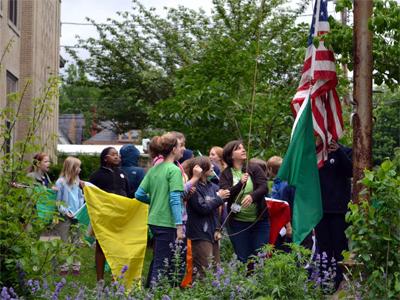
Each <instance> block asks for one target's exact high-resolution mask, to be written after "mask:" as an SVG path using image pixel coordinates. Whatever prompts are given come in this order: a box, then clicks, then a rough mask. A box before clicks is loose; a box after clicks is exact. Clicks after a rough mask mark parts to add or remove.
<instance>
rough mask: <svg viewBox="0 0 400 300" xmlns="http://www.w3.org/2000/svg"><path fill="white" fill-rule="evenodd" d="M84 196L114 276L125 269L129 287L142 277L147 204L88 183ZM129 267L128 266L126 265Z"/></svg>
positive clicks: (145, 242)
mask: <svg viewBox="0 0 400 300" xmlns="http://www.w3.org/2000/svg"><path fill="white" fill-rule="evenodd" d="M84 193H85V200H86V204H87V208H88V211H89V217H90V221H91V224H92V227H93V230H94V233H95V235H96V239H97V240H98V241H99V243H100V246H101V248H102V249H103V252H104V255H105V257H106V259H107V262H108V263H109V265H110V267H111V271H112V273H113V275H114V276H120V275H121V273H122V272H123V270H124V271H125V270H126V271H125V273H124V274H123V276H124V283H125V286H126V287H127V288H130V287H131V285H132V282H133V280H140V277H141V274H142V269H143V262H144V256H145V254H146V245H147V216H148V205H147V204H144V203H142V202H140V201H138V200H136V199H130V198H127V197H123V196H119V195H116V194H111V193H107V192H104V191H103V190H101V189H99V188H97V187H96V186H94V185H92V184H90V183H86V185H85V188H84ZM126 267H127V269H126Z"/></svg>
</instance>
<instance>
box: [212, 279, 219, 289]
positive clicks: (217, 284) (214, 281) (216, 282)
mask: <svg viewBox="0 0 400 300" xmlns="http://www.w3.org/2000/svg"><path fill="white" fill-rule="evenodd" d="M211 285H212V286H213V287H216V288H218V287H220V283H219V281H217V280H213V282H212V283H211Z"/></svg>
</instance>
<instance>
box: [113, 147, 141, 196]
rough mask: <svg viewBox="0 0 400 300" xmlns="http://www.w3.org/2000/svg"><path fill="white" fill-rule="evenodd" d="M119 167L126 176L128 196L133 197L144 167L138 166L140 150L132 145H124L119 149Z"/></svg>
mask: <svg viewBox="0 0 400 300" xmlns="http://www.w3.org/2000/svg"><path fill="white" fill-rule="evenodd" d="M119 154H120V155H121V169H122V170H123V171H124V172H125V173H126V175H127V176H128V182H129V194H128V196H129V197H134V195H135V192H136V190H137V189H138V187H139V185H140V183H141V182H142V180H143V178H144V169H143V168H141V167H139V165H138V162H139V157H140V151H139V150H138V149H137V148H136V147H135V146H134V145H124V146H122V147H121V149H120V150H119Z"/></svg>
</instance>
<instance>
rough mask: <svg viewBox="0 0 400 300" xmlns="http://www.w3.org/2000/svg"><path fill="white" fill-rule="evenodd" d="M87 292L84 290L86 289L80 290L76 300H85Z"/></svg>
mask: <svg viewBox="0 0 400 300" xmlns="http://www.w3.org/2000/svg"><path fill="white" fill-rule="evenodd" d="M84 296H85V290H84V288H82V287H81V288H80V289H79V292H78V295H76V297H75V300H83V299H85V297H84Z"/></svg>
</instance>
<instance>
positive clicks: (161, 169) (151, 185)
mask: <svg viewBox="0 0 400 300" xmlns="http://www.w3.org/2000/svg"><path fill="white" fill-rule="evenodd" d="M140 187H141V188H142V189H143V190H144V191H145V192H146V193H147V194H149V196H150V209H149V221H148V223H149V224H150V225H156V226H163V227H172V228H176V225H175V222H174V219H173V216H172V211H171V207H170V204H169V193H170V192H175V191H176V192H183V178H182V173H181V171H180V170H179V168H178V167H177V166H176V165H175V164H174V163H172V162H163V163H161V164H158V165H156V166H154V167H152V168H151V169H150V170H149V171H148V172H147V174H146V176H145V177H144V179H143V181H142V182H141V184H140Z"/></svg>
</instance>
